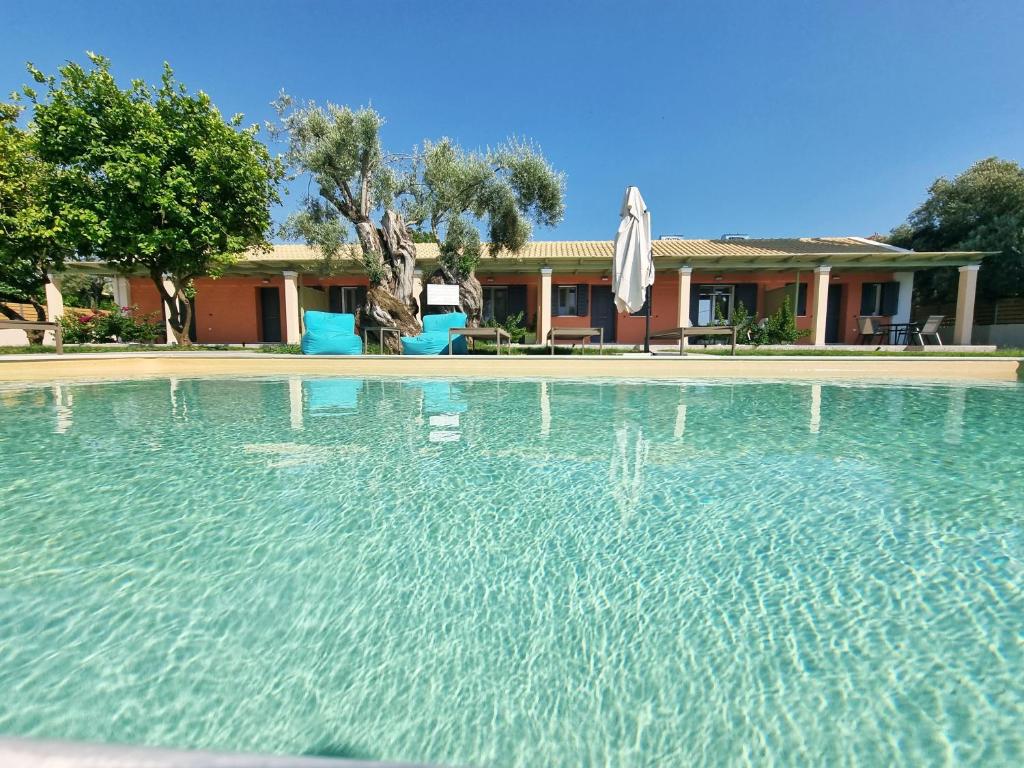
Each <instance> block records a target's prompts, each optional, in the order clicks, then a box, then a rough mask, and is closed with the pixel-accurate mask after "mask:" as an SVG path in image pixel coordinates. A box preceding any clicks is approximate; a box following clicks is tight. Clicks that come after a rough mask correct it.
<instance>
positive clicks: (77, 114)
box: [26, 53, 283, 344]
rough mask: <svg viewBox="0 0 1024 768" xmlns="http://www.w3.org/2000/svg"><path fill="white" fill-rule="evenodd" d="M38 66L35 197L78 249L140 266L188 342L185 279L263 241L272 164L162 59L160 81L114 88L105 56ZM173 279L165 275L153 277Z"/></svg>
mask: <svg viewBox="0 0 1024 768" xmlns="http://www.w3.org/2000/svg"><path fill="white" fill-rule="evenodd" d="M88 56H89V60H90V62H91V64H92V67H91V68H90V69H88V70H87V69H85V68H84V67H82V66H80V65H78V64H76V63H68V64H66V65H65V66H63V67H61V68H60V70H59V76H58V77H47V76H46V75H44V74H43V73H41V72H40V71H39V70H37V69H36V68H35V67H33V66H32V65H29V71H30V73H31V74H32V76H33V78H34V79H35V81H36V82H37V83H39V84H41V85H44V86H45V87H46V93H45V95H44V96H43V97H37V95H36V93H35V91H34V90H33V89H31V88H28V89H26V93H27V95H28V96H29V98H30V99H31V100H32V101H33V103H34V104H35V114H34V117H33V128H34V133H35V135H36V137H37V146H38V152H39V156H40V158H41V159H42V160H43V161H44V162H46V163H48V164H50V165H51V166H52V167H53V168H54V174H53V177H52V179H51V181H50V183H48V184H47V185H46V196H45V206H46V208H47V209H48V211H49V212H50V214H51V215H52V216H53V217H54V218H55V219H57V220H59V221H62V222H65V223H66V224H65V227H66V231H65V232H62V233H61V234H62V238H63V240H64V242H66V243H68V244H70V245H73V246H74V248H75V250H76V251H77V252H78V254H80V255H81V256H83V257H93V258H99V259H101V260H103V261H105V262H107V263H109V264H111V265H113V266H115V267H117V268H119V269H121V270H123V271H125V272H129V271H138V270H142V271H144V272H145V273H146V274H148V275H149V276H150V278H151V279H152V280H153V284H154V285H155V286H156V289H157V290H158V291H159V293H160V295H161V297H162V298H163V301H164V304H165V305H166V307H167V314H168V319H169V321H170V324H171V326H172V328H173V330H174V335H175V337H176V339H177V341H178V342H179V343H182V344H187V343H188V327H189V324H190V321H191V314H192V306H191V303H190V302H189V301H187V300H186V297H187V296H189V295H190V293H191V290H192V283H193V280H194V279H195V278H197V277H202V276H217V275H219V274H221V273H222V272H223V270H224V268H225V267H227V266H228V265H229V264H231V263H233V262H234V261H235V260H236V259H237V258H238V255H239V254H240V253H243V252H244V251H246V250H248V249H251V248H261V247H267V241H266V235H267V233H268V232H269V229H270V224H271V219H270V206H271V205H272V204H273V203H275V202H277V201H278V199H279V198H278V192H277V186H278V183H279V181H280V179H281V177H282V175H283V174H282V169H281V165H280V163H279V162H278V161H277V160H276V159H274V158H272V157H271V156H270V153H269V152H268V150H267V148H266V147H265V146H264V145H263V144H262V143H260V141H259V140H258V139H257V138H256V132H257V130H258V129H257V127H256V126H251V127H249V128H242V127H241V125H242V116H241V115H235V116H234V117H232V118H231V120H230V121H225V120H224V119H223V118H222V117H221V114H220V112H219V111H218V110H217V108H216V107H215V106H214V105H213V103H212V102H211V100H210V97H209V96H208V95H206V94H205V93H203V92H202V91H199V92H197V93H194V94H193V93H189V92H188V90H187V89H186V88H185V86H184V85H181V84H179V83H177V82H176V81H175V79H174V74H173V72H172V70H171V68H170V66H169V65H167V64H165V65H164V72H163V76H162V78H161V80H160V84H159V85H155V86H151V85H147V84H146V83H145V82H143V81H142V80H133V81H132V82H131V85H130V86H129V87H128V88H125V89H122V88H120V87H118V85H117V82H116V81H115V79H114V77H113V75H112V74H111V72H110V62H109V61H108V60H107V59H106V58H104V57H102V56H97V55H95V54H91V53H90V54H88ZM165 277H166V278H167V279H168V280H169V282H170V283H171V285H172V290H168V289H167V288H165V286H164V278H165Z"/></svg>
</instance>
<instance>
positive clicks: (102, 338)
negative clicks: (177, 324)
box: [60, 307, 161, 344]
mask: <svg viewBox="0 0 1024 768" xmlns="http://www.w3.org/2000/svg"><path fill="white" fill-rule="evenodd" d="M135 310H136V308H135V307H121V308H118V309H116V310H114V311H112V312H90V313H86V314H82V315H72V314H70V313H68V314H65V315H64V316H63V317H61V319H60V325H61V330H62V332H63V335H64V341H65V342H67V343H68V344H90V343H92V344H104V343H109V342H114V341H123V342H141V343H146V344H152V343H153V342H154V341H156V338H157V336H159V335H160V330H161V329H160V325H161V324H160V323H159V322H157V321H155V320H154V319H153V316H152V315H140V316H136V315H135V314H134V312H135Z"/></svg>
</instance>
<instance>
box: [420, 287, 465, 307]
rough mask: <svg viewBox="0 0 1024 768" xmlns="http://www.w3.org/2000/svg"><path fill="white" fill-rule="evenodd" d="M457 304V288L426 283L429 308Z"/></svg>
mask: <svg viewBox="0 0 1024 768" xmlns="http://www.w3.org/2000/svg"><path fill="white" fill-rule="evenodd" d="M458 303H459V286H457V285H438V284H437V283H427V304H430V305H431V306H436V305H440V306H448V307H450V306H457V305H458Z"/></svg>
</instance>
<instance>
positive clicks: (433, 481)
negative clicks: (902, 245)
mask: <svg viewBox="0 0 1024 768" xmlns="http://www.w3.org/2000/svg"><path fill="white" fill-rule="evenodd" d="M1021 445H1024V387H1022V386H1019V385H1018V386H1005V387H996V386H988V387H970V388H967V387H922V386H871V387H867V386H865V387H847V386H833V385H814V386H811V385H800V384H765V383H756V384H755V383H728V384H725V383H721V384H714V385H706V384H704V385H702V384H693V383H689V384H678V383H676V384H667V383H658V384H643V383H587V384H583V383H573V382H512V381H494V382H469V381H465V382H462V381H460V382H451V383H449V382H444V381H422V382H397V381H381V380H369V379H367V380H344V379H298V378H295V379H276V380H256V379H249V380H213V379H209V380H201V379H200V380H181V381H170V382H168V381H166V380H163V381H147V382H126V383H115V384H92V385H78V386H66V385H65V386H54V387H38V388H21V389H18V388H4V389H0V455H2V461H0V513H2V514H0V732H2V733H7V734H18V735H30V736H39V737H52V738H72V739H89V740H100V741H115V742H128V743H139V744H154V745H156V744H158V745H170V746H183V747H205V748H216V749H231V750H256V751H270V752H282V753H290V754H296V753H305V754H324V755H335V756H350V757H368V758H374V759H382V760H384V759H388V760H421V761H425V762H435V763H442V764H456V765H499V766H539V765H571V764H587V765H605V764H608V765H623V766H632V765H638V766H639V765H672V764H675V765H684V764H692V763H698V762H699V763H703V764H711V765H714V764H721V765H743V764H751V765H765V764H780V765H791V764H814V765H863V766H874V765H888V764H908V765H909V764H941V763H946V762H950V763H952V762H962V763H977V764H986V765H993V764H1019V763H1021V762H1022V761H1024V650H1022V649H1024V596H1022V591H1021V590H1022V585H1024V566H1022V562H1024V534H1022V531H1024V514H1022V508H1024V475H1022V463H1021V458H1020V447H1021Z"/></svg>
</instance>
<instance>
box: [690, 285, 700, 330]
mask: <svg viewBox="0 0 1024 768" xmlns="http://www.w3.org/2000/svg"><path fill="white" fill-rule="evenodd" d="M699 298H700V286H699V285H691V286H690V326H691V327H695V326H696V325H697V318H698V317H699V316H700V315H699V311H700V308H699V307H698V306H697V300H698V299H699Z"/></svg>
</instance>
